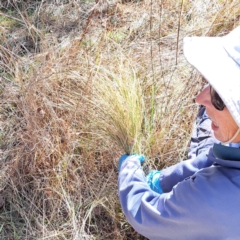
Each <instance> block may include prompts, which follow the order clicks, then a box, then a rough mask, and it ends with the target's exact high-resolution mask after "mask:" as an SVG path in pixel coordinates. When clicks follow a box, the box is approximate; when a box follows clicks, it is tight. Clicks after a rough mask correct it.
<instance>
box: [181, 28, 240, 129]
mask: <svg viewBox="0 0 240 240" xmlns="http://www.w3.org/2000/svg"><path fill="white" fill-rule="evenodd" d="M183 48H184V55H185V57H186V59H187V61H188V62H189V63H190V64H191V65H192V66H193V67H195V68H196V69H197V70H198V71H199V72H200V73H201V74H202V75H203V76H204V78H205V79H206V80H207V81H208V82H209V83H210V85H211V86H212V87H213V88H214V89H215V90H216V91H217V93H218V94H219V96H220V97H221V98H222V100H223V102H224V103H225V104H226V106H227V108H228V110H229V112H230V113H231V115H232V117H233V118H234V120H235V121H236V123H237V125H238V126H239V127H240V27H237V28H235V29H234V30H233V31H232V32H230V33H229V34H228V35H226V36H224V37H186V38H184V45H183Z"/></svg>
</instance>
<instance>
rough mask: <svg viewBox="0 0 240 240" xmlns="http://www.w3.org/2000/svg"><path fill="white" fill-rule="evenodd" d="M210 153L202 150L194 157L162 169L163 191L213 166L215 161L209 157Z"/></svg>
mask: <svg viewBox="0 0 240 240" xmlns="http://www.w3.org/2000/svg"><path fill="white" fill-rule="evenodd" d="M208 154H209V153H208V152H206V151H205V152H202V153H201V154H199V155H198V156H197V157H196V158H194V159H189V160H185V161H182V162H179V163H177V164H175V165H173V166H171V167H167V168H166V169H163V170H161V173H160V177H159V180H160V184H161V188H162V190H163V192H170V191H171V190H172V188H173V186H175V185H176V184H177V183H179V182H181V181H183V180H184V179H185V178H187V177H190V176H192V175H193V174H194V173H195V172H197V171H199V170H200V169H202V168H206V167H209V166H211V165H212V164H213V162H212V161H211V160H209V159H208Z"/></svg>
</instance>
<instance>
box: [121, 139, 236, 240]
mask: <svg viewBox="0 0 240 240" xmlns="http://www.w3.org/2000/svg"><path fill="white" fill-rule="evenodd" d="M118 180H119V181H118V185H119V198H120V202H121V205H122V209H123V211H124V213H125V216H126V218H127V220H128V221H129V223H130V224H131V225H132V226H133V228H134V229H135V230H136V231H137V232H139V233H141V234H142V235H144V236H146V237H147V238H149V239H153V240H154V239H163V240H167V239H171V240H181V239H182V240H221V239H224V240H227V239H229V240H235V239H236V240H237V239H240V149H238V148H231V147H225V146H222V145H219V144H215V145H214V146H213V148H211V149H210V151H209V153H208V154H206V152H203V153H201V154H200V155H198V156H197V157H196V158H194V159H190V160H186V161H182V162H180V163H178V164H176V165H174V166H172V167H169V168H167V169H165V170H163V171H162V172H161V177H160V182H161V187H162V189H163V192H164V193H163V194H161V195H159V194H157V193H155V192H153V191H152V190H151V189H150V188H149V186H148V184H147V183H146V180H145V175H144V173H143V171H142V168H141V165H140V162H139V160H138V159H137V158H135V157H130V158H128V159H127V160H126V161H125V162H123V164H122V167H121V170H120V173H119V179H118Z"/></svg>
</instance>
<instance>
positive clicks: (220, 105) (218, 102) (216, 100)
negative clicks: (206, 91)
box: [210, 85, 226, 111]
mask: <svg viewBox="0 0 240 240" xmlns="http://www.w3.org/2000/svg"><path fill="white" fill-rule="evenodd" d="M210 95H211V102H212V105H213V106H214V107H215V108H216V109H217V110H219V111H222V110H223V109H224V108H225V106H226V105H225V103H224V102H223V100H222V99H221V98H220V96H219V95H218V93H217V92H216V91H215V90H214V89H213V88H212V86H211V85H210Z"/></svg>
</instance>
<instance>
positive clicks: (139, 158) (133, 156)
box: [118, 154, 145, 171]
mask: <svg viewBox="0 0 240 240" xmlns="http://www.w3.org/2000/svg"><path fill="white" fill-rule="evenodd" d="M127 158H138V160H139V161H140V163H143V162H144V160H145V157H144V156H143V155H140V154H134V155H127V154H124V155H122V156H121V157H120V159H119V162H118V171H120V169H121V166H122V163H123V162H124V161H125V160H126V159H127Z"/></svg>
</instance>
